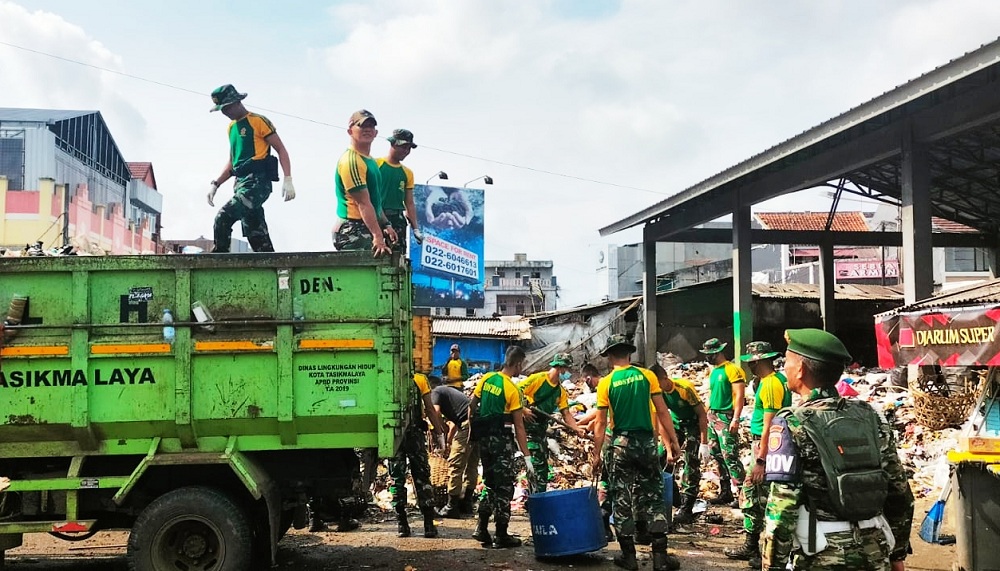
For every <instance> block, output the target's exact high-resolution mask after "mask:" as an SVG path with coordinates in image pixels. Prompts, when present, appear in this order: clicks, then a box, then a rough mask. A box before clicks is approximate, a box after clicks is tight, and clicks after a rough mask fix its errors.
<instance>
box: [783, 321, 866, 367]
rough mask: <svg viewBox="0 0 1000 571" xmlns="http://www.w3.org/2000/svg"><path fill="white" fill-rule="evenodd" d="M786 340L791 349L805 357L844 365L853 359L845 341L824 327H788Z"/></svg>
mask: <svg viewBox="0 0 1000 571" xmlns="http://www.w3.org/2000/svg"><path fill="white" fill-rule="evenodd" d="M785 341H788V350H789V351H791V352H792V353H798V354H799V355H802V356H803V357H809V358H810V359H816V360H817V361H824V362H827V363H839V364H842V365H846V364H847V363H849V362H850V361H851V354H850V353H848V352H847V347H844V343H843V342H841V340H840V339H837V337H836V336H835V335H834V334H832V333H828V332H826V331H823V330H822V329H812V328H809V329H786V330H785Z"/></svg>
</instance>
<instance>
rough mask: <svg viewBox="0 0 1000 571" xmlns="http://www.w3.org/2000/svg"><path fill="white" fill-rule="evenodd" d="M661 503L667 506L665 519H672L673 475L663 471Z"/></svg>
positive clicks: (669, 520)
mask: <svg viewBox="0 0 1000 571" xmlns="http://www.w3.org/2000/svg"><path fill="white" fill-rule="evenodd" d="M663 505H664V507H666V508H667V521H668V522H671V521H673V519H674V518H673V515H674V475H673V474H672V473H670V472H667V471H664V472H663Z"/></svg>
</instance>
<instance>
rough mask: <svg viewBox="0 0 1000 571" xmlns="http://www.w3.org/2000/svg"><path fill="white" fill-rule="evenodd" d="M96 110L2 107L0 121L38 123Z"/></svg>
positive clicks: (81, 115)
mask: <svg viewBox="0 0 1000 571" xmlns="http://www.w3.org/2000/svg"><path fill="white" fill-rule="evenodd" d="M94 113H97V111H96V110H94V111H82V110H75V111H74V110H68V109H18V108H15V107H0V121H24V122H37V123H54V122H56V121H65V120H66V119H72V118H73V117H83V116H84V115H92V114H94Z"/></svg>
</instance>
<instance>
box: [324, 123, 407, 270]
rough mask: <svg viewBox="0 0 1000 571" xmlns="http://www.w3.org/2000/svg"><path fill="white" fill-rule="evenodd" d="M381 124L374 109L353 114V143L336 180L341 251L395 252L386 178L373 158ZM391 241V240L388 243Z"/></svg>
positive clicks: (336, 244)
mask: <svg viewBox="0 0 1000 571" xmlns="http://www.w3.org/2000/svg"><path fill="white" fill-rule="evenodd" d="M376 125H378V123H377V122H376V121H375V116H374V115H372V114H371V112H370V111H368V110H365V109H361V110H358V111H355V112H354V113H352V114H351V118H350V119H349V120H348V123H347V134H348V135H350V137H351V146H350V147H349V148H348V149H347V150H346V151H344V154H342V155H340V160H338V161H337V170H336V172H335V173H334V176H333V181H334V186H335V188H336V192H337V217H338V218H339V219H341V220H343V222H342V223H341V224H340V226H339V227H337V228H335V229H334V232H333V245H334V247H335V248H337V249H338V250H367V249H371V251H372V253H373V254H374V255H375V256H381V255H383V254H389V253H391V246H392V245H393V244H395V243H396V240H397V236H396V231H395V230H393V229H392V226H390V225H389V221H388V220H387V219H386V217H385V213H383V212H382V177H381V175H380V174H379V169H378V164H377V163H376V162H375V159H373V158H371V156H370V155H371V152H372V141H374V140H375V136H376V135H378V130H376V129H375V127H376ZM387 240H388V243H387Z"/></svg>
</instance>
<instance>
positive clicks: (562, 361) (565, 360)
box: [549, 353, 573, 367]
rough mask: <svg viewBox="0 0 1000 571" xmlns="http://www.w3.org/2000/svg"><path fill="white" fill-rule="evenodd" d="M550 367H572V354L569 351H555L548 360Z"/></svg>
mask: <svg viewBox="0 0 1000 571" xmlns="http://www.w3.org/2000/svg"><path fill="white" fill-rule="evenodd" d="M549 366H550V367H572V366H573V356H572V355H570V354H569V353H556V356H555V357H552V360H551V361H549Z"/></svg>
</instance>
